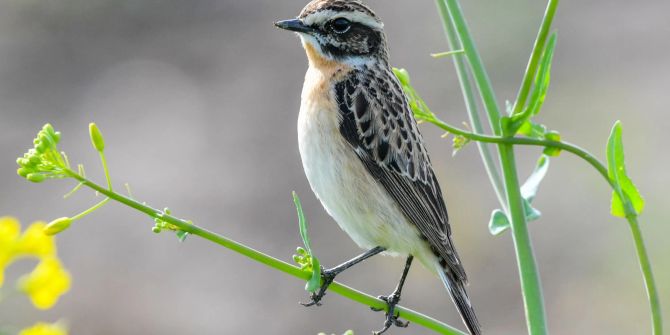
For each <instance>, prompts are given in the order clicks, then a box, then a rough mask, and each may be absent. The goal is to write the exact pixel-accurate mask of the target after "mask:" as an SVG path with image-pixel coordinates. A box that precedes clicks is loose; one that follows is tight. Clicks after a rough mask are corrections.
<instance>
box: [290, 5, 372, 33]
mask: <svg viewBox="0 0 670 335" xmlns="http://www.w3.org/2000/svg"><path fill="white" fill-rule="evenodd" d="M339 18H345V19H347V20H349V21H351V22H357V23H360V24H363V25H366V26H368V27H370V28H375V29H382V28H384V24H383V23H381V22H379V21H377V20H376V19H375V18H373V17H371V16H370V15H368V14H366V13H363V12H336V11H334V10H331V9H328V10H323V11H319V12H316V13H313V14H310V15H308V16H307V17H305V19H304V20H303V22H304V23H305V24H306V25H309V26H313V25H322V24H324V23H326V21H330V20H334V19H339Z"/></svg>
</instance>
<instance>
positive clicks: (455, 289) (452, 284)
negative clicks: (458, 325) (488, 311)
mask: <svg viewBox="0 0 670 335" xmlns="http://www.w3.org/2000/svg"><path fill="white" fill-rule="evenodd" d="M437 273H438V274H439V275H440V279H442V282H443V283H444V286H445V287H446V288H447V291H449V295H450V296H451V300H452V301H453V302H454V304H455V305H456V308H458V312H459V313H460V314H461V318H462V319H463V322H464V323H465V326H466V327H468V331H469V332H470V334H471V335H482V330H481V326H480V325H479V321H477V316H476V315H475V310H474V308H472V304H470V298H468V293H467V292H466V291H465V282H464V281H462V280H458V279H456V278H454V276H453V275H452V274H451V273H449V269H444V268H443V267H442V266H440V265H438V266H437Z"/></svg>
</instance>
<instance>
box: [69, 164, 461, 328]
mask: <svg viewBox="0 0 670 335" xmlns="http://www.w3.org/2000/svg"><path fill="white" fill-rule="evenodd" d="M65 172H66V173H67V175H68V176H70V177H72V178H74V179H76V180H77V181H79V182H80V183H82V184H83V185H84V186H87V187H89V188H91V189H93V190H95V191H97V192H99V193H100V194H103V195H105V196H107V197H108V198H109V199H112V200H115V201H117V202H119V203H122V204H124V205H126V206H128V207H131V208H134V209H136V210H138V211H140V212H142V213H144V214H147V215H149V216H150V217H152V218H159V219H160V220H163V221H165V222H167V223H170V224H172V225H174V226H176V227H177V228H179V229H180V230H183V231H185V232H188V233H189V234H192V235H197V236H200V237H202V238H204V239H206V240H208V241H210V242H213V243H216V244H218V245H221V246H223V247H226V248H228V249H230V250H232V251H235V252H237V253H239V254H241V255H244V256H246V257H248V258H251V259H253V260H255V261H257V262H259V263H262V264H265V265H267V266H269V267H271V268H274V269H277V270H279V271H282V272H284V273H286V274H289V275H292V276H294V277H297V278H300V279H303V280H308V279H309V278H310V276H311V272H306V271H303V270H301V269H300V268H298V267H296V266H294V265H291V264H289V263H286V262H284V261H281V260H279V259H276V258H274V257H272V256H269V255H267V254H264V253H262V252H260V251H257V250H255V249H252V248H250V247H248V246H246V245H244V244H242V243H239V242H236V241H233V240H231V239H229V238H227V237H224V236H221V235H219V234H216V233H214V232H211V231H209V230H207V229H204V228H201V227H198V226H196V225H194V224H192V223H191V222H187V221H185V220H182V219H179V218H176V217H174V216H171V215H167V214H165V213H163V212H162V211H160V210H158V209H155V208H152V207H150V206H147V205H145V204H142V203H140V202H138V201H135V200H133V199H130V198H128V197H126V196H124V195H122V194H118V193H116V192H114V191H111V190H109V189H106V188H104V187H102V186H100V185H98V184H96V183H94V182H92V181H90V180H88V179H86V178H84V177H83V176H81V175H79V174H77V173H75V172H74V171H72V170H70V169H67V170H66V171H65ZM329 291H332V292H335V293H337V294H339V295H341V296H343V297H345V298H348V299H351V300H353V301H356V302H359V303H361V304H364V305H367V306H370V307H373V308H378V309H386V308H388V307H387V304H386V302H384V301H383V300H380V299H377V298H375V297H373V296H371V295H368V294H365V293H363V292H360V291H358V290H356V289H353V288H351V287H348V286H346V285H343V284H340V283H337V282H335V283H333V284H331V285H330V287H329ZM396 310H397V311H398V312H399V313H400V317H401V318H403V319H405V320H407V321H410V322H412V323H415V324H418V325H421V326H423V327H426V328H427V329H430V330H433V331H435V332H437V333H439V334H447V335H466V334H465V333H463V332H461V331H459V330H458V329H456V328H453V327H451V326H449V325H447V324H444V323H442V322H440V321H438V320H435V319H433V318H431V317H429V316H426V315H424V314H421V313H419V312H416V311H413V310H411V309H408V308H405V307H396Z"/></svg>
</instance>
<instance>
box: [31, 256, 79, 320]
mask: <svg viewBox="0 0 670 335" xmlns="http://www.w3.org/2000/svg"><path fill="white" fill-rule="evenodd" d="M18 286H19V289H20V290H21V291H22V292H24V293H26V294H27V295H28V297H30V301H32V303H33V305H35V307H36V308H38V309H49V308H51V307H52V306H53V305H54V304H56V302H57V301H58V298H60V296H61V295H63V294H65V292H67V291H68V290H69V289H70V274H69V273H68V272H67V271H66V270H65V269H64V268H63V266H62V265H61V263H60V261H59V260H58V258H56V257H46V258H43V259H42V260H41V261H40V263H39V264H38V265H37V266H36V267H35V269H34V270H33V271H32V272H31V273H30V274H28V275H25V276H23V277H21V278H20V279H19V285H18Z"/></svg>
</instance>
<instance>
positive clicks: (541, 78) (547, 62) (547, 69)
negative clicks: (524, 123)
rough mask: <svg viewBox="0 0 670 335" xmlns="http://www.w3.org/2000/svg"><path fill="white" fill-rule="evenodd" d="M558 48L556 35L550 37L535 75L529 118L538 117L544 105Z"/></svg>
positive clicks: (529, 105)
mask: <svg viewBox="0 0 670 335" xmlns="http://www.w3.org/2000/svg"><path fill="white" fill-rule="evenodd" d="M555 48H556V33H553V34H552V35H551V37H549V41H548V42H547V45H546V47H545V48H544V52H543V53H542V58H541V59H540V68H539V69H538V70H537V74H536V75H535V81H534V84H533V86H534V88H533V94H532V95H531V96H530V103H529V104H528V106H527V107H526V108H529V110H528V115H529V117H531V116H534V115H537V114H538V113H539V112H540V109H541V108H542V105H543V104H544V100H545V99H546V97H547V92H548V91H549V82H550V81H551V62H552V61H553V59H554V49H555Z"/></svg>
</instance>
